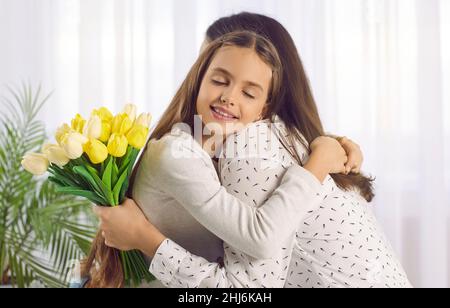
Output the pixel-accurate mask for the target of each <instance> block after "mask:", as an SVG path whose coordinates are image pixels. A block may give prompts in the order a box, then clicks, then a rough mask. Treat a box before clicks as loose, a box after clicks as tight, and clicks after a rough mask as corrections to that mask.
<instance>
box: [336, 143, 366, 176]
mask: <svg viewBox="0 0 450 308" xmlns="http://www.w3.org/2000/svg"><path fill="white" fill-rule="evenodd" d="M337 140H338V141H339V143H340V144H341V146H342V147H343V148H344V150H345V152H346V153H347V157H348V161H347V163H346V164H345V174H349V173H355V174H359V173H360V172H361V166H362V163H363V161H364V157H363V153H362V151H361V148H360V147H359V145H358V144H356V143H355V142H353V141H352V140H350V139H348V138H347V137H340V138H337Z"/></svg>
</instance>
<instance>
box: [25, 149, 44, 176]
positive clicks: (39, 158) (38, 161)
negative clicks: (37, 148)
mask: <svg viewBox="0 0 450 308" xmlns="http://www.w3.org/2000/svg"><path fill="white" fill-rule="evenodd" d="M21 164H22V167H23V168H24V169H25V170H26V171H28V172H30V173H32V174H34V175H43V174H44V173H45V172H46V171H47V169H48V166H49V164H50V163H49V161H48V159H47V157H45V155H44V154H40V153H29V154H26V155H25V156H24V157H23V159H22V162H21Z"/></svg>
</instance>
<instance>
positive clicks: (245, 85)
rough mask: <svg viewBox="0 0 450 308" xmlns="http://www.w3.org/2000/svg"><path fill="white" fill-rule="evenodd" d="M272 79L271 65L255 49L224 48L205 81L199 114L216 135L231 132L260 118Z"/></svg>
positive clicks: (200, 93) (199, 96) (199, 102)
mask: <svg viewBox="0 0 450 308" xmlns="http://www.w3.org/2000/svg"><path fill="white" fill-rule="evenodd" d="M271 81H272V69H271V67H270V66H269V65H267V64H266V63H265V62H264V61H263V60H262V59H261V58H260V57H259V56H258V55H257V54H256V52H255V51H254V50H253V49H250V48H240V47H235V46H227V47H223V48H221V49H220V50H219V51H218V52H217V53H216V55H215V57H214V59H213V60H212V62H211V64H210V66H209V68H208V70H207V72H206V74H205V76H204V78H203V80H202V84H201V87H200V92H199V95H198V98H197V106H196V107H197V114H198V115H200V116H201V117H202V121H203V124H204V125H206V126H207V127H208V128H212V129H213V130H214V132H215V134H222V135H224V136H227V135H229V134H232V133H234V132H236V131H238V130H239V129H240V128H242V125H244V126H245V125H247V124H249V123H252V122H255V121H258V120H260V119H261V117H262V116H263V112H264V107H265V105H266V102H267V98H268V94H269V88H270V84H271Z"/></svg>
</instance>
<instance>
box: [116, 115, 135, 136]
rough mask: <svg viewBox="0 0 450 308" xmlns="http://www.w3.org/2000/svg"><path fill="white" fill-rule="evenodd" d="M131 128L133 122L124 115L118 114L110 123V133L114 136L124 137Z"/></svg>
mask: <svg viewBox="0 0 450 308" xmlns="http://www.w3.org/2000/svg"><path fill="white" fill-rule="evenodd" d="M132 126H133V121H132V120H131V119H130V117H129V116H128V115H127V114H126V113H119V114H118V115H116V116H115V117H114V119H113V121H112V127H111V132H112V133H114V134H119V135H125V134H126V133H128V131H129V130H130V129H131V127H132Z"/></svg>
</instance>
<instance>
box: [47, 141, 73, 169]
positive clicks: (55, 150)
mask: <svg viewBox="0 0 450 308" xmlns="http://www.w3.org/2000/svg"><path fill="white" fill-rule="evenodd" d="M42 153H43V154H44V155H45V156H46V157H47V159H48V160H49V161H50V162H51V163H52V164H55V165H58V166H60V167H64V166H65V165H67V163H68V162H69V161H70V159H69V157H67V155H66V152H65V151H64V149H63V148H62V147H60V146H59V145H57V144H46V145H44V146H43V148H42Z"/></svg>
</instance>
